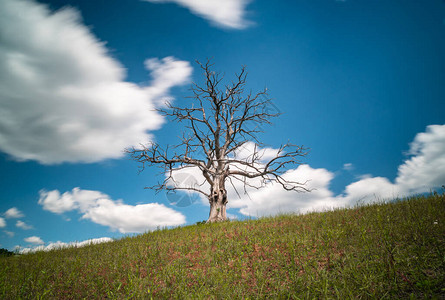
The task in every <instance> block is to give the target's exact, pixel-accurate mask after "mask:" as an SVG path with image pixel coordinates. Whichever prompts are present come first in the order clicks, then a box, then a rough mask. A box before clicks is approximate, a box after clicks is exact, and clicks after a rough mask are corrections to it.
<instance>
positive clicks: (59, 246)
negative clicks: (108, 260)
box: [16, 237, 113, 254]
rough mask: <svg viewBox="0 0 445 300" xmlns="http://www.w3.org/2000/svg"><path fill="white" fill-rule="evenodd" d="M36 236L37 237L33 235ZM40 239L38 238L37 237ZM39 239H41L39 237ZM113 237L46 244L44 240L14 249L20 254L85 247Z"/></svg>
mask: <svg viewBox="0 0 445 300" xmlns="http://www.w3.org/2000/svg"><path fill="white" fill-rule="evenodd" d="M35 238H38V237H35ZM38 239H40V238H38ZM40 240H41V239H40ZM112 241H113V239H112V238H109V237H102V238H96V239H90V240H86V241H82V242H69V243H64V242H61V241H57V242H55V243H49V244H48V245H47V246H44V245H43V244H44V242H43V241H42V244H41V245H40V246H36V247H28V248H21V247H19V246H17V247H16V249H18V250H19V252H20V253H21V254H26V253H32V252H37V251H50V250H57V249H63V248H70V247H76V248H77V247H85V246H88V245H95V244H101V243H108V242H112Z"/></svg>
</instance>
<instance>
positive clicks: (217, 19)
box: [145, 0, 252, 29]
mask: <svg viewBox="0 0 445 300" xmlns="http://www.w3.org/2000/svg"><path fill="white" fill-rule="evenodd" d="M145 1H147V2H152V3H168V2H170V3H176V4H178V5H180V6H183V7H186V8H188V9H189V10H190V11H191V12H192V13H193V14H196V15H198V16H200V17H203V18H204V19H207V20H209V21H210V22H211V23H212V24H214V25H216V26H218V27H223V28H231V29H244V28H246V27H248V26H249V25H250V24H252V23H251V22H249V21H247V20H246V19H245V15H246V6H247V5H248V4H249V3H250V2H251V0H224V1H220V0H145Z"/></svg>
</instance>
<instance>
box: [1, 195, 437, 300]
mask: <svg viewBox="0 0 445 300" xmlns="http://www.w3.org/2000/svg"><path fill="white" fill-rule="evenodd" d="M444 257H445V195H444V194H442V195H439V194H437V193H435V194H433V195H430V196H428V197H414V198H410V199H406V200H403V201H394V202H391V203H388V204H373V205H367V206H362V207H357V208H354V209H342V210H336V211H332V212H325V213H311V214H306V215H299V216H292V215H285V216H278V217H273V218H263V219H259V220H251V221H237V222H226V223H219V224H205V225H194V226H187V227H182V228H175V229H169V230H167V229H166V230H159V231H155V232H151V233H146V234H142V235H139V236H136V237H128V238H124V239H121V240H118V241H115V242H111V243H106V244H99V245H91V246H87V247H84V248H77V249H76V248H70V249H62V250H53V251H50V252H38V253H32V254H27V255H20V256H15V257H7V258H6V257H5V258H0V298H1V299H16V298H19V297H22V298H38V297H42V296H43V298H57V299H71V298H83V297H86V298H129V297H135V298H150V297H153V298H194V299H209V298H210V299H212V298H216V299H220V298H257V297H259V298H270V297H273V298H341V299H345V298H382V297H383V298H409V297H410V296H411V297H414V298H430V297H432V298H443V297H445V280H444V278H445V262H444Z"/></svg>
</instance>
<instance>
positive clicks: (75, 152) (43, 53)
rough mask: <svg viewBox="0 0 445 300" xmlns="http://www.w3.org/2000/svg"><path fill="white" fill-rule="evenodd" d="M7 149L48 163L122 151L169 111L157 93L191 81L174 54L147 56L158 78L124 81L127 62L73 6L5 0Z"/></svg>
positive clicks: (2, 91)
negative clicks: (158, 106)
mask: <svg viewBox="0 0 445 300" xmlns="http://www.w3.org/2000/svg"><path fill="white" fill-rule="evenodd" d="M0 36H1V37H2V43H1V46H0V98H1V99H2V101H1V102H0V150H1V151H3V152H5V153H8V154H9V155H11V156H12V157H14V158H15V159H17V160H36V161H38V162H40V163H44V164H53V163H60V162H96V161H101V160H104V159H109V158H119V157H121V156H122V155H123V151H122V150H123V149H124V148H126V147H129V146H132V145H137V144H139V143H147V142H149V141H150V139H151V136H150V134H149V133H148V131H150V130H154V129H158V128H159V127H160V126H161V125H162V123H163V120H164V119H163V117H162V116H160V115H159V114H158V113H157V112H155V111H153V108H154V107H155V102H157V101H159V100H158V99H157V98H159V97H164V96H168V93H169V90H170V89H171V88H172V87H173V86H176V85H181V84H184V83H186V82H188V81H189V78H190V75H191V71H192V67H191V66H190V64H189V63H188V62H185V61H179V60H177V59H175V58H173V57H167V58H164V59H161V60H158V59H151V60H147V61H146V66H147V69H148V70H149V71H150V72H151V75H152V82H151V84H150V85H149V86H146V87H141V86H138V85H136V84H133V83H130V82H125V81H124V79H125V76H126V74H125V73H126V72H125V69H124V68H123V66H122V65H121V64H120V63H119V62H118V61H117V60H116V59H114V58H113V57H112V56H111V55H110V54H109V53H108V51H107V49H106V47H105V44H104V43H103V42H101V41H99V40H98V39H97V38H96V37H95V36H94V35H93V34H92V33H91V31H90V30H89V29H88V28H87V27H86V26H85V25H83V23H82V20H81V17H80V14H79V13H78V12H77V11H76V10H74V9H73V8H65V9H62V10H59V11H57V12H54V13H52V12H51V11H50V10H49V9H48V8H47V6H45V5H42V4H38V3H36V2H35V1H23V0H3V1H0Z"/></svg>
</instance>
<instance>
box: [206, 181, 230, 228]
mask: <svg viewBox="0 0 445 300" xmlns="http://www.w3.org/2000/svg"><path fill="white" fill-rule="evenodd" d="M211 190H212V193H211V194H210V198H209V203H210V214H209V219H208V220H207V223H212V222H220V221H226V220H227V215H226V205H227V191H226V189H225V187H224V179H222V180H216V181H215V182H214V185H213V186H212V187H211Z"/></svg>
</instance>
